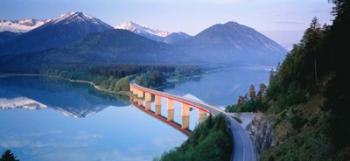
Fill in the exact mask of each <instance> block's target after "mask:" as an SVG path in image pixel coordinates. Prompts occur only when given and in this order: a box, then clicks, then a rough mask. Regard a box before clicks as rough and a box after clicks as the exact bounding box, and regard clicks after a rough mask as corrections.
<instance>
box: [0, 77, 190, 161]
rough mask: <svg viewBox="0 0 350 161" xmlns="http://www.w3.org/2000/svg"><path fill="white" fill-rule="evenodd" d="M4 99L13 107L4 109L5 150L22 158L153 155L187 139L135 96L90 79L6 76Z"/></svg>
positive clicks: (135, 158)
mask: <svg viewBox="0 0 350 161" xmlns="http://www.w3.org/2000/svg"><path fill="white" fill-rule="evenodd" d="M0 104H1V105H0V106H1V107H2V108H5V107H6V108H11V110H9V109H3V110H0V122H1V124H0V152H2V151H4V150H5V149H8V148H9V149H11V150H13V151H14V153H15V154H16V155H17V156H18V158H19V159H20V160H26V161H47V160H50V161H55V160H57V161H58V160H59V161H62V160H84V161H96V160H101V161H104V160H106V161H110V160H116V159H117V160H120V161H143V160H145V161H149V160H152V159H153V158H154V157H156V156H159V155H160V154H161V153H163V152H164V151H167V150H169V149H170V148H173V147H175V146H177V145H179V144H181V143H182V142H183V141H184V140H185V139H186V136H184V135H183V134H181V133H179V132H178V131H176V130H175V129H173V128H170V127H169V126H168V125H165V124H163V123H161V122H160V121H159V120H155V119H150V118H151V117H149V116H148V115H145V114H144V113H143V112H141V111H139V110H138V109H136V108H135V107H133V105H130V103H129V100H125V99H124V100H121V99H120V98H116V97H114V96H107V95H104V94H100V93H98V92H96V91H95V90H94V89H91V88H90V87H89V86H87V85H84V84H77V83H70V82H65V81H58V80H52V79H43V78H38V77H25V78H23V77H8V78H1V79H0ZM25 107H28V108H27V109H40V110H24V109H22V108H25ZM34 107H35V108H34ZM41 107H42V108H41ZM57 111H60V112H57ZM61 112H63V113H65V114H66V115H69V116H73V117H66V116H64V115H62V113H61ZM92 114H93V115H92ZM77 117H78V118H79V119H77ZM150 147H152V148H150Z"/></svg>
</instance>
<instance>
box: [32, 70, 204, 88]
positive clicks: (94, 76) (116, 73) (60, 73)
mask: <svg viewBox="0 0 350 161" xmlns="http://www.w3.org/2000/svg"><path fill="white" fill-rule="evenodd" d="M200 72H201V70H200V68H199V67H197V66H165V65H100V66H97V65H92V66H89V65H79V64H71V65H65V66H48V67H43V68H41V70H40V71H39V73H41V74H44V75H50V76H57V77H60V78H65V79H71V80H86V81H91V82H94V83H95V84H96V85H98V86H99V87H100V88H103V89H106V90H110V91H128V90H129V82H130V81H132V80H134V81H135V82H136V83H138V84H140V85H143V86H146V87H159V86H162V85H164V84H165V83H166V79H167V78H169V77H180V76H181V77H182V76H186V75H191V74H193V73H197V74H199V73H200Z"/></svg>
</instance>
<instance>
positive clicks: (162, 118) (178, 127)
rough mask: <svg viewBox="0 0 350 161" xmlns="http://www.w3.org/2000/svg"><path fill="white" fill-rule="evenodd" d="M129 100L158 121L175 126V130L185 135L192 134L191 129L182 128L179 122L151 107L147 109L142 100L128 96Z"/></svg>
mask: <svg viewBox="0 0 350 161" xmlns="http://www.w3.org/2000/svg"><path fill="white" fill-rule="evenodd" d="M130 102H131V103H132V104H133V105H134V106H135V107H136V108H138V109H139V110H141V111H142V112H144V113H146V114H148V115H150V116H152V117H153V118H156V119H158V120H159V121H161V122H163V123H165V124H167V125H169V126H171V127H173V128H175V129H176V130H178V131H180V132H181V133H183V134H185V135H186V136H190V135H191V134H192V131H191V130H190V129H188V128H186V129H184V128H182V126H181V124H179V123H177V122H175V121H173V120H168V118H167V117H165V116H163V115H161V114H156V112H155V111H152V109H147V108H146V106H145V105H143V102H144V100H143V99H140V98H137V97H133V96H130Z"/></svg>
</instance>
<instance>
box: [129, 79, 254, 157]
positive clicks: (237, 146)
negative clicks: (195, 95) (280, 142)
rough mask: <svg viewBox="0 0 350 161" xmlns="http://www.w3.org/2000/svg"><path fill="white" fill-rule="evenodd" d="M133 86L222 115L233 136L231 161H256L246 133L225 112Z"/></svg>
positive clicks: (251, 143)
mask: <svg viewBox="0 0 350 161" xmlns="http://www.w3.org/2000/svg"><path fill="white" fill-rule="evenodd" d="M133 85H134V86H135V87H137V88H139V89H141V90H143V91H147V92H150V93H153V94H157V95H160V96H162V97H166V98H171V99H174V100H176V101H179V102H185V103H188V104H190V105H191V106H193V107H194V108H198V109H203V108H204V110H205V111H209V112H210V113H211V114H213V115H218V114H223V115H224V116H225V117H226V118H227V122H228V125H229V128H230V130H231V134H232V136H233V137H232V138H233V139H232V142H233V149H232V158H231V161H256V160H257V155H256V150H255V146H254V144H253V141H252V139H251V138H250V136H249V134H248V132H247V131H246V130H245V129H243V127H242V126H240V125H239V123H238V122H237V121H236V120H235V119H234V118H233V117H232V116H230V114H227V113H226V112H225V111H223V110H221V109H219V108H217V107H214V106H211V105H208V104H206V103H202V102H199V101H196V100H192V99H188V98H184V97H180V96H176V95H172V94H169V93H166V92H161V91H157V90H153V89H149V88H145V87H142V86H139V85H137V84H133Z"/></svg>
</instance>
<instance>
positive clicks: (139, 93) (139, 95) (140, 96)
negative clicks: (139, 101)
mask: <svg viewBox="0 0 350 161" xmlns="http://www.w3.org/2000/svg"><path fill="white" fill-rule="evenodd" d="M137 96H138V97H139V98H143V91H142V90H138V95H137Z"/></svg>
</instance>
